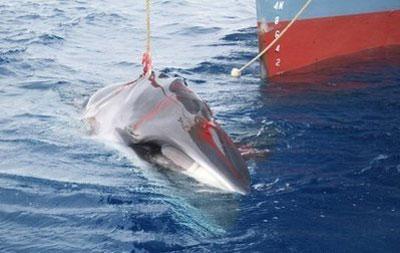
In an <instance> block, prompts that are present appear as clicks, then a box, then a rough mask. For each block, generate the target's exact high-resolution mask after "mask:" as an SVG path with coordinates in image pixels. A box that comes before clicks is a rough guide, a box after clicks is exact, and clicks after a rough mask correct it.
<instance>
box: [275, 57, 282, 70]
mask: <svg viewBox="0 0 400 253" xmlns="http://www.w3.org/2000/svg"><path fill="white" fill-rule="evenodd" d="M280 66H281V58H276V61H275V67H278V68H279V67H280Z"/></svg>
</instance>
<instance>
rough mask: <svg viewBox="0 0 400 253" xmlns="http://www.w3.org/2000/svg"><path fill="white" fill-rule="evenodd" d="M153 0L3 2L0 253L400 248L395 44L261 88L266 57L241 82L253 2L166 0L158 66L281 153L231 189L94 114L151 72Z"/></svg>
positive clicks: (159, 12) (245, 134)
mask: <svg viewBox="0 0 400 253" xmlns="http://www.w3.org/2000/svg"><path fill="white" fill-rule="evenodd" d="M142 2H143V1H123V0H113V1H112V0H97V1H82V0H70V1H39V0H36V1H22V0H3V1H1V3H0V252H2V253H3V252H399V251H400V226H399V224H400V85H399V84H400V64H399V54H396V51H395V52H394V53H389V54H391V55H392V57H391V58H392V59H391V60H386V59H378V60H374V61H363V60H355V61H352V63H351V64H347V65H339V66H336V67H332V66H331V67H329V68H326V69H325V70H324V71H321V72H319V73H318V74H313V73H308V74H304V75H302V76H301V77H303V78H302V79H303V81H301V82H300V81H295V82H291V83H285V84H283V83H281V82H276V81H275V82H272V81H270V82H268V83H265V82H263V81H261V80H260V78H259V66H258V65H257V64H256V65H253V66H252V67H251V68H250V69H249V70H247V71H246V72H245V73H244V75H243V76H242V78H240V79H233V78H231V77H230V76H229V72H230V69H231V68H232V67H237V66H240V65H241V64H244V63H245V62H246V61H247V60H249V59H250V58H251V57H252V56H253V55H255V54H256V53H257V40H256V35H255V33H256V29H255V27H254V26H255V4H254V2H253V1H251V0H243V1H234V0H226V1H210V0H204V1H195V0H185V1H168V0H158V1H154V3H153V13H152V18H153V26H152V28H153V55H154V56H153V58H154V65H155V68H156V69H157V70H159V71H162V72H164V73H168V74H170V75H175V74H176V75H180V76H183V77H185V78H187V80H188V83H189V85H190V86H191V88H192V89H193V90H195V91H196V92H198V93H199V94H200V95H201V96H202V98H203V99H205V100H207V101H208V103H209V105H210V107H211V108H212V109H213V111H214V112H215V116H216V118H217V119H218V121H219V122H220V123H221V124H222V125H223V127H224V129H225V130H226V131H227V132H228V133H229V134H230V135H231V136H232V138H233V139H234V140H235V141H237V142H240V143H243V144H250V145H252V146H253V147H256V148H258V149H269V150H270V151H271V152H270V154H269V155H268V156H267V157H260V158H252V159H250V160H249V161H248V165H249V169H250V173H251V177H252V191H251V193H250V194H249V195H247V196H239V195H232V194H222V193H218V192H212V191H209V190H207V188H206V187H204V186H202V185H199V184H198V183H196V182H194V181H193V180H190V179H188V178H186V177H184V176H182V175H177V174H174V173H171V172H166V171H161V170H159V169H157V168H154V167H151V166H150V165H147V164H145V163H143V162H142V161H139V160H135V159H132V158H130V157H127V156H125V155H124V154H122V153H121V152H119V151H118V150H116V149H115V148H114V147H112V146H110V145H106V144H104V143H101V142H98V141H96V140H93V139H92V138H90V137H89V136H88V135H87V132H86V129H85V127H84V126H83V124H82V121H81V115H82V111H83V106H84V104H85V102H86V100H87V99H88V98H89V96H90V95H91V94H93V93H94V92H95V91H96V90H97V89H99V88H101V87H104V86H105V85H108V84H111V83H122V82H126V81H129V80H132V79H134V78H136V77H137V76H138V75H139V74H140V72H141V66H140V58H141V54H142V52H143V50H144V44H145V41H144V38H145V25H144V11H143V9H144V6H143V3H142ZM397 52H398V51H397ZM321 77H322V78H321ZM289 80H290V78H289ZM304 80H305V81H304Z"/></svg>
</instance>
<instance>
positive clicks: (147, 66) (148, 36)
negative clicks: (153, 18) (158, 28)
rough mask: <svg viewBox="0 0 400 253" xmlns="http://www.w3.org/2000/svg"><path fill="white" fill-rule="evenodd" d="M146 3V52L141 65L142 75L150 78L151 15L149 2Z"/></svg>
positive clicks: (148, 0) (151, 63) (147, 0)
mask: <svg viewBox="0 0 400 253" xmlns="http://www.w3.org/2000/svg"><path fill="white" fill-rule="evenodd" d="M145 1H146V52H145V53H143V58H142V64H143V74H144V75H145V76H150V75H151V71H152V67H153V66H152V65H153V62H152V59H151V30H150V28H151V27H150V14H151V10H150V7H151V2H150V1H151V0H145Z"/></svg>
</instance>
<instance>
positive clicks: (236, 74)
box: [231, 0, 312, 77]
mask: <svg viewBox="0 0 400 253" xmlns="http://www.w3.org/2000/svg"><path fill="white" fill-rule="evenodd" d="M311 2H312V0H308V1H307V2H306V3H305V4H304V5H303V7H302V8H301V9H300V10H299V12H298V13H297V14H296V16H294V18H293V19H292V21H290V23H289V24H288V25H287V26H286V27H285V29H283V30H282V32H281V33H280V34H279V35H278V36H276V38H275V39H274V40H273V41H272V42H271V43H269V45H268V46H267V47H266V48H265V49H264V50H263V51H261V52H260V53H259V54H258V55H257V56H256V57H254V58H253V59H252V60H251V61H249V62H248V63H246V64H245V65H244V66H243V67H241V68H240V69H237V68H233V69H232V71H231V76H233V77H239V76H240V75H241V74H242V71H243V70H244V69H246V68H247V67H249V66H250V65H251V64H253V63H254V62H255V61H256V60H258V59H259V58H260V57H261V56H263V55H264V54H265V53H266V52H267V51H268V50H269V49H270V48H271V47H272V46H273V45H275V43H276V42H277V41H278V40H279V39H280V38H282V36H283V35H284V34H285V33H286V31H287V30H288V29H289V28H290V27H291V26H292V25H293V23H294V22H295V21H296V20H297V19H298V18H299V16H300V15H301V14H302V13H303V12H304V11H305V9H307V7H308V5H309V4H310V3H311Z"/></svg>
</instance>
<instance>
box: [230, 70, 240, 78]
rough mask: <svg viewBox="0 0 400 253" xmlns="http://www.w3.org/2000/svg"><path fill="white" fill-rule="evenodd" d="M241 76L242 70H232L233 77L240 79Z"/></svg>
mask: <svg viewBox="0 0 400 253" xmlns="http://www.w3.org/2000/svg"><path fill="white" fill-rule="evenodd" d="M241 75H242V71H240V69H237V68H233V69H232V71H231V76H233V77H240V76H241Z"/></svg>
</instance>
